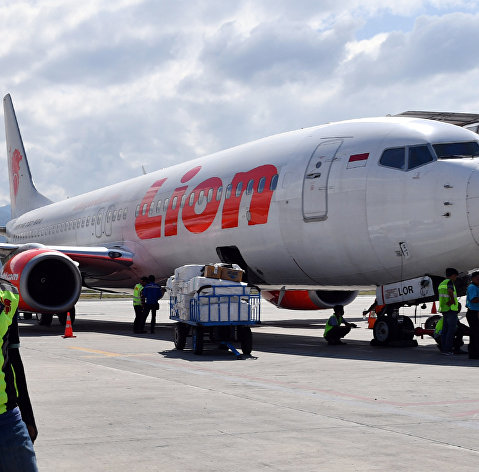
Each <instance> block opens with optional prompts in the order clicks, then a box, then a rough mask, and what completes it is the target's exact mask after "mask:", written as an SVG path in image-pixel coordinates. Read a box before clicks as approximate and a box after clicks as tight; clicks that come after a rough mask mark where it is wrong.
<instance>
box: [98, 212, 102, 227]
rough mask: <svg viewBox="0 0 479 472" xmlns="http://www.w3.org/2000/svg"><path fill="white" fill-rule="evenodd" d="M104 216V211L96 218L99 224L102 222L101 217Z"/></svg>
mask: <svg viewBox="0 0 479 472" xmlns="http://www.w3.org/2000/svg"><path fill="white" fill-rule="evenodd" d="M102 217H103V213H100V214H99V215H98V216H97V218H96V224H97V225H99V224H100V223H101V219H102Z"/></svg>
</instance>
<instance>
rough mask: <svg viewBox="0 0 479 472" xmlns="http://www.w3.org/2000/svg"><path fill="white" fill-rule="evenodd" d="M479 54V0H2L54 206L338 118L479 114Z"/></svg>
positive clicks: (2, 56)
mask: <svg viewBox="0 0 479 472" xmlns="http://www.w3.org/2000/svg"><path fill="white" fill-rule="evenodd" d="M478 48H479V0H467V1H462V0H428V1H425V0H424V1H422V0H401V1H387V0H363V1H361V0H194V1H193V0H188V1H187V0H169V1H167V0H115V1H113V0H82V1H81V2H80V1H76V0H70V1H68V0H44V1H41V0H30V1H20V0H3V1H2V2H1V3H0V91H1V93H2V96H3V95H4V94H6V93H10V94H11V95H12V98H13V103H14V106H15V109H16V112H17V117H18V120H19V124H20V129H21V131H22V135H23V139H24V143H25V147H26V151H27V155H28V157H29V161H30V167H31V170H32V173H33V176H34V179H35V182H36V184H37V187H38V189H39V190H40V191H41V192H42V193H44V194H45V195H47V196H48V197H49V198H51V199H53V200H60V199H63V198H66V197H67V196H73V195H77V194H80V193H83V192H87V191H90V190H93V189H95V188H99V187H101V186H104V185H108V184H111V183H115V182H119V181H121V180H126V179H128V178H130V177H135V176H137V175H140V174H141V172H142V171H141V166H142V165H144V166H145V168H146V170H147V171H153V170H157V169H160V168H162V167H166V166H169V165H172V164H174V163H178V162H183V161H186V160H189V159H192V158H195V157H198V156H201V155H205V154H209V153H212V152H215V151H218V150H221V149H225V148H228V147H232V146H235V145H237V144H241V143H244V142H247V141H251V140H253V139H256V138H261V137H264V136H268V135H271V134H275V133H280V132H283V131H289V130H292V129H297V128H303V127H307V126H314V125H317V124H321V123H324V122H328V121H335V120H343V119H349V118H358V117H365V116H381V115H386V114H394V113H399V112H401V111H405V110H413V109H416V110H418V109H424V110H436V111H463V112H475V113H479V61H478V60H477V58H478V53H477V50H478ZM0 129H1V131H0V136H1V141H2V142H3V143H4V129H3V125H2V126H1V127H0ZM0 159H2V162H3V163H4V169H6V150H5V144H2V145H1V147H0ZM8 195H9V191H8V178H7V175H6V172H4V173H2V174H1V175H0V205H2V204H6V203H8Z"/></svg>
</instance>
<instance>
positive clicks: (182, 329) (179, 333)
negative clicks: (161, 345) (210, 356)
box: [173, 322, 188, 351]
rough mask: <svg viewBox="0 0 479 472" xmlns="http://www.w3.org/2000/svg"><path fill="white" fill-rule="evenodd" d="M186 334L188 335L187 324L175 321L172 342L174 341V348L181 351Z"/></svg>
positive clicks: (184, 343)
mask: <svg viewBox="0 0 479 472" xmlns="http://www.w3.org/2000/svg"><path fill="white" fill-rule="evenodd" d="M186 336H188V326H187V325H185V324H184V323H180V322H178V323H176V324H175V332H174V339H173V342H174V343H175V347H176V349H178V350H179V351H182V350H183V349H184V348H185V345H186Z"/></svg>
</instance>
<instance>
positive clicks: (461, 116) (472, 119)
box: [394, 111, 479, 127]
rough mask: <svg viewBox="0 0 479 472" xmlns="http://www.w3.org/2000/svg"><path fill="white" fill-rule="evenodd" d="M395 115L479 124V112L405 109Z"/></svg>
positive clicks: (452, 122)
mask: <svg viewBox="0 0 479 472" xmlns="http://www.w3.org/2000/svg"><path fill="white" fill-rule="evenodd" d="M394 116H409V117H411V118H423V119H425V120H435V121H443V122H445V123H451V124H453V125H457V126H462V127H465V126H468V125H472V124H479V114H475V113H454V112H443V111H404V112H402V113H399V114H398V115H394Z"/></svg>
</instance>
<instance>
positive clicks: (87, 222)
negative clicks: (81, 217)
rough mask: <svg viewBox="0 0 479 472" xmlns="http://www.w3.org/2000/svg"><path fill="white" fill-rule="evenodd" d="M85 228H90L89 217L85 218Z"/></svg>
mask: <svg viewBox="0 0 479 472" xmlns="http://www.w3.org/2000/svg"><path fill="white" fill-rule="evenodd" d="M86 226H90V217H89V216H87V217H86Z"/></svg>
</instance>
